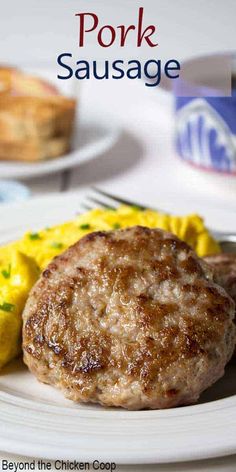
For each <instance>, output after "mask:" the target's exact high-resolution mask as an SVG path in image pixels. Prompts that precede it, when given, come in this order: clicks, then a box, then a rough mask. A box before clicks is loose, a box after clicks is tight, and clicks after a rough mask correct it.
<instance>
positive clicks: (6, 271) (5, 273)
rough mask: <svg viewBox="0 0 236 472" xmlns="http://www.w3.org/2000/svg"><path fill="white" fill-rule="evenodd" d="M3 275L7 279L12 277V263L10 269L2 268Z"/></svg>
mask: <svg viewBox="0 0 236 472" xmlns="http://www.w3.org/2000/svg"><path fill="white" fill-rule="evenodd" d="M2 275H3V277H5V279H10V277H11V264H9V266H8V269H3V270H2Z"/></svg>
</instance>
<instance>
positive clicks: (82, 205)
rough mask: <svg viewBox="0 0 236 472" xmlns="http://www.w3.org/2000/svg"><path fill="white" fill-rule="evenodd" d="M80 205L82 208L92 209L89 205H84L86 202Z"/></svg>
mask: <svg viewBox="0 0 236 472" xmlns="http://www.w3.org/2000/svg"><path fill="white" fill-rule="evenodd" d="M81 207H82V208H84V209H85V210H86V211H90V210H92V209H93V208H92V207H91V206H89V205H86V203H82V204H81Z"/></svg>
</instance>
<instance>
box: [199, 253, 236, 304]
mask: <svg viewBox="0 0 236 472" xmlns="http://www.w3.org/2000/svg"><path fill="white" fill-rule="evenodd" d="M205 260H206V261H207V262H208V264H210V266H211V267H212V269H213V273H214V280H215V282H216V283H217V284H219V285H221V286H222V287H223V288H224V289H225V290H226V292H227V293H228V294H229V295H230V296H231V297H232V298H233V300H234V301H235V302H236V254H216V255H215V256H208V257H205Z"/></svg>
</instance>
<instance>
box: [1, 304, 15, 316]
mask: <svg viewBox="0 0 236 472" xmlns="http://www.w3.org/2000/svg"><path fill="white" fill-rule="evenodd" d="M14 308H15V305H12V303H7V302H4V303H3V304H2V305H0V310H2V311H7V312H8V313H9V312H12V311H13V310H14Z"/></svg>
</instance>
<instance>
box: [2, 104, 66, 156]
mask: <svg viewBox="0 0 236 472" xmlns="http://www.w3.org/2000/svg"><path fill="white" fill-rule="evenodd" d="M74 117H75V100H72V99H68V98H65V97H62V96H60V95H54V96H48V97H26V96H12V95H4V96H0V159H5V160H14V159H15V160H22V161H36V160H42V159H50V158H52V157H56V156H59V155H61V154H63V153H64V152H66V151H68V150H69V148H70V139H71V135H72V131H73V124H74Z"/></svg>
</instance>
